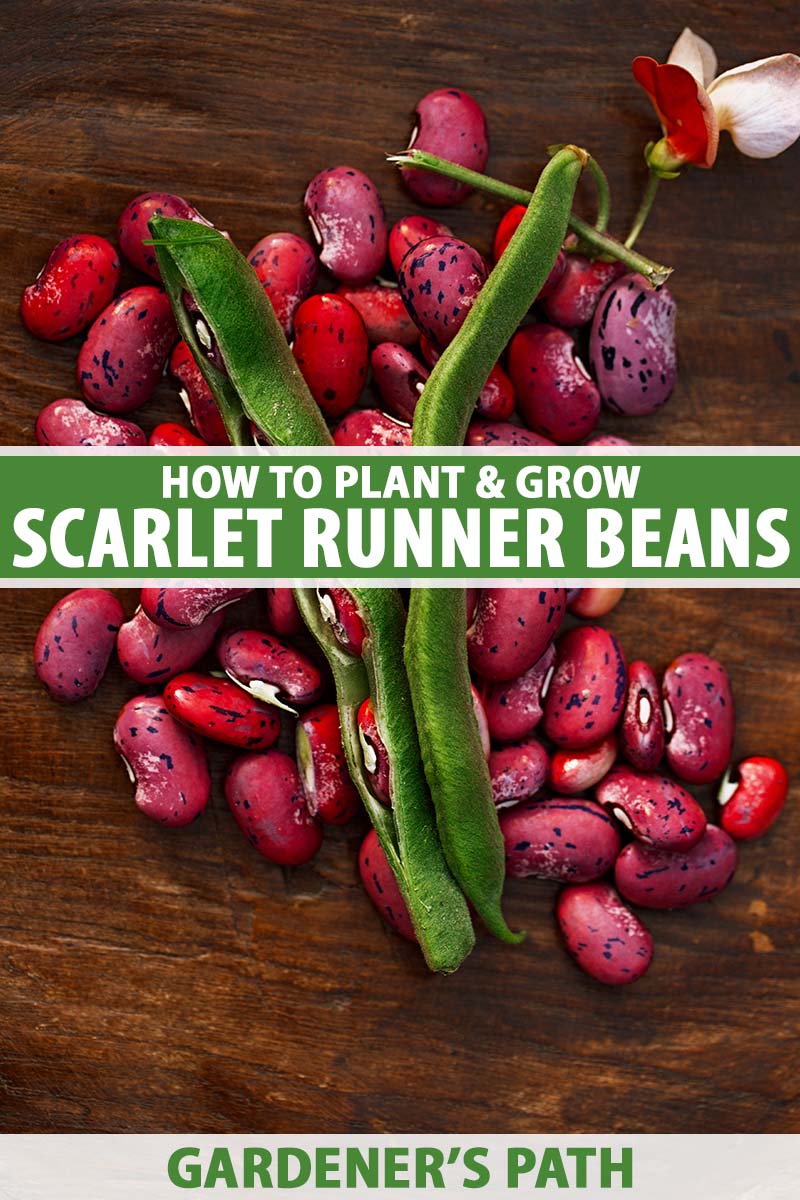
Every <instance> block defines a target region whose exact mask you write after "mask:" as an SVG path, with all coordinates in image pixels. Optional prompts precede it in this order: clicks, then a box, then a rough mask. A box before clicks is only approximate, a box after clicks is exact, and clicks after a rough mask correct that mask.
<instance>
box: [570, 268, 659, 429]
mask: <svg viewBox="0 0 800 1200" xmlns="http://www.w3.org/2000/svg"><path fill="white" fill-rule="evenodd" d="M589 353H590V362H591V367H592V371H593V373H594V377H595V379H596V380H597V387H598V390H599V392H600V395H601V396H602V398H603V403H604V404H605V406H606V408H609V409H611V411H612V412H616V413H623V414H624V415H625V416H634V417H640V416H645V415H646V414H647V413H651V412H655V410H656V409H657V408H661V405H662V404H664V403H665V402H666V401H667V400H668V399H669V397H670V395H671V394H672V389H673V388H674V387H675V380H676V379H677V376H678V361H677V353H676V350H675V301H674V300H673V298H672V295H671V293H670V291H669V289H668V288H666V287H660V288H654V287H653V286H652V285H651V284H650V283H648V281H647V280H646V279H645V278H644V276H643V275H623V276H622V278H621V279H618V280H617V281H616V282H615V283H612V284H611V286H610V287H609V288H608V290H607V291H605V292H604V293H603V295H602V296H601V297H600V302H599V303H598V305H597V309H596V311H595V314H594V321H593V323H592V335H591V341H590V351H589Z"/></svg>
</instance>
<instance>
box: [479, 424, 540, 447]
mask: <svg viewBox="0 0 800 1200" xmlns="http://www.w3.org/2000/svg"><path fill="white" fill-rule="evenodd" d="M464 444H465V445H466V446H555V442H553V441H551V440H550V438H546V437H542V436H541V434H539V433H535V432H534V431H533V430H532V429H524V428H523V427H522V426H521V425H512V423H511V422H510V421H482V420H477V419H476V420H473V421H470V425H469V429H468V430H467V440H466V442H465V443H464Z"/></svg>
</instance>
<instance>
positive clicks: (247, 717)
mask: <svg viewBox="0 0 800 1200" xmlns="http://www.w3.org/2000/svg"><path fill="white" fill-rule="evenodd" d="M164 703H165V704H166V706H167V708H168V709H169V711H170V713H171V714H172V716H173V717H174V718H175V720H176V721H180V722H181V724H182V725H186V726H187V727H188V728H189V729H191V730H193V731H194V732H195V733H197V734H200V736H201V737H206V738H211V740H212V741H214V742H224V744H225V745H226V746H239V747H240V749H242V750H268V749H269V747H270V746H272V745H273V743H274V742H276V741H277V738H278V734H279V733H280V728H281V727H280V721H279V720H278V717H277V715H276V713H275V709H274V708H273V707H272V706H271V705H269V704H262V703H261V702H260V701H259V700H254V699H252V698H251V697H250V696H248V695H247V694H246V692H244V691H243V690H242V689H241V688H240V687H238V685H237V684H235V683H231V681H230V680H229V679H216V678H215V677H214V676H213V675H202V674H201V673H200V672H198V671H184V672H182V673H181V674H180V675H176V676H175V677H174V678H173V679H171V680H170V681H169V683H168V684H167V686H166V688H165V689H164Z"/></svg>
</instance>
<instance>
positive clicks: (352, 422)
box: [333, 408, 411, 446]
mask: <svg viewBox="0 0 800 1200" xmlns="http://www.w3.org/2000/svg"><path fill="white" fill-rule="evenodd" d="M333 441H334V445H336V446H410V445H411V426H410V425H407V424H406V423H405V421H398V420H396V419H395V418H394V417H390V416H389V415H388V414H387V413H385V412H382V411H381V410H380V409H379V408H356V409H354V411H353V412H351V413H348V414H347V416H346V417H345V418H344V419H343V420H341V421H340V422H339V424H338V425H337V426H336V428H335V429H334V431H333Z"/></svg>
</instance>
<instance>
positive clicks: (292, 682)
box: [217, 629, 324, 714]
mask: <svg viewBox="0 0 800 1200" xmlns="http://www.w3.org/2000/svg"><path fill="white" fill-rule="evenodd" d="M217 658H218V660H219V665H220V666H221V667H222V669H223V671H224V672H225V674H226V675H227V676H228V678H229V679H232V680H233V682H234V683H238V685H239V687H241V688H244V690H245V691H246V692H249V694H250V695H251V696H255V698H256V699H257V700H263V701H264V703H265V704H274V705H276V707H277V708H283V709H286V711H287V712H290V713H293V714H296V713H297V709H298V708H307V707H308V705H309V704H315V703H316V701H317V700H319V698H320V697H321V695H322V692H323V686H324V685H323V679H322V675H321V674H320V672H319V670H318V669H317V667H316V666H315V664H314V663H313V662H312V661H311V659H310V658H309V657H308V656H307V655H306V654H303V652H302V651H301V650H296V649H295V647H294V646H290V645H289V643H288V642H283V641H281V639H280V638H277V637H275V636H274V635H272V634H269V633H262V632H261V631H260V630H258V629H232V630H229V631H228V632H227V633H224V634H223V635H222V636H221V637H220V639H219V641H218V642H217Z"/></svg>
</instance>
